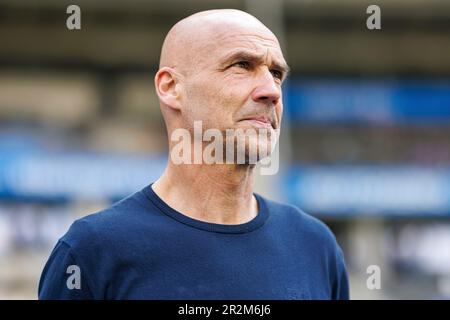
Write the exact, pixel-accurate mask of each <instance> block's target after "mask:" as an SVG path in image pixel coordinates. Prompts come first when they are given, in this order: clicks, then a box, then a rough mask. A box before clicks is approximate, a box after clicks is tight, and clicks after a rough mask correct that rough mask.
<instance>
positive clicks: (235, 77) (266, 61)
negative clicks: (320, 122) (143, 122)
mask: <svg viewBox="0 0 450 320" xmlns="http://www.w3.org/2000/svg"><path fill="white" fill-rule="evenodd" d="M198 47H201V48H204V50H199V52H198V56H196V57H195V58H196V63H195V66H193V67H192V69H191V70H190V71H189V73H188V74H185V80H184V82H185V83H184V85H185V89H186V91H185V92H186V95H185V97H184V99H183V102H182V103H183V105H184V106H185V113H184V115H183V116H184V120H185V121H186V123H185V124H186V126H187V127H188V128H192V126H193V122H194V121H202V126H203V130H206V129H209V128H216V129H219V130H220V131H221V132H223V135H224V137H225V130H226V129H244V130H246V129H254V130H256V132H259V131H260V130H261V129H264V130H265V132H268V137H269V138H268V139H267V142H264V143H268V145H267V146H266V147H268V150H271V149H270V148H271V147H272V146H271V145H270V141H271V138H270V137H272V141H276V138H278V134H277V131H278V130H279V129H280V123H281V117H282V112H283V102H282V92H281V85H282V82H283V80H284V78H285V77H286V73H287V65H286V62H285V60H284V58H283V54H282V52H281V49H280V46H279V44H278V41H277V40H276V38H275V36H274V35H273V34H272V33H270V32H269V31H268V30H265V29H264V28H242V27H235V26H233V27H231V28H230V30H226V31H223V32H219V33H218V34H217V36H216V37H215V38H214V39H209V40H208V39H205V43H204V44H198ZM273 139H274V140H273ZM261 143H263V142H261V141H260V139H254V138H252V139H250V140H249V141H248V140H247V141H246V146H245V150H246V151H245V152H248V150H249V146H250V144H256V147H257V148H258V150H259V148H261Z"/></svg>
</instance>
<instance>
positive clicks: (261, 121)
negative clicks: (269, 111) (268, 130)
mask: <svg viewBox="0 0 450 320" xmlns="http://www.w3.org/2000/svg"><path fill="white" fill-rule="evenodd" d="M241 121H249V122H251V123H253V124H254V125H256V126H260V127H272V128H275V124H274V121H272V120H271V119H270V118H269V117H266V116H257V117H249V118H245V119H242V120H241Z"/></svg>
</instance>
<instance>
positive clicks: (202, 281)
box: [39, 185, 349, 300]
mask: <svg viewBox="0 0 450 320" xmlns="http://www.w3.org/2000/svg"><path fill="white" fill-rule="evenodd" d="M255 197H256V199H257V201H258V205H259V212H258V215H257V216H256V217H255V218H254V219H253V220H251V221H249V222H247V223H243V224H238V225H222V224H213V223H207V222H203V221H199V220H195V219H192V218H189V217H188V216H186V215H183V214H182V213H180V212H178V211H176V210H174V209H172V208H171V207H169V206H168V205H167V204H166V203H165V202H164V201H163V200H162V199H161V198H159V196H158V195H157V194H156V193H155V192H154V191H153V189H152V188H151V185H149V186H147V187H145V188H144V189H143V190H141V191H139V192H136V193H135V194H133V195H131V196H129V197H128V198H126V199H124V200H122V201H120V202H118V203H116V204H114V205H113V206H111V207H110V208H108V209H105V210H103V211H101V212H99V213H96V214H92V215H89V216H86V217H84V218H82V219H79V220H77V221H75V222H74V223H73V224H72V226H71V227H70V229H69V231H68V232H67V233H66V234H65V235H64V236H63V237H62V238H61V239H60V240H59V241H58V243H57V244H56V246H55V248H54V249H53V251H52V253H51V255H50V258H49V260H48V262H47V264H46V265H45V268H44V270H43V272H42V276H41V279H40V283H39V298H40V299H229V300H234V299H348V298H349V287H348V278H347V273H346V269H345V263H344V257H343V254H342V251H341V249H340V247H339V246H338V244H337V243H336V239H335V237H334V236H333V234H332V233H331V231H330V230H329V229H328V227H326V226H325V224H323V223H322V222H320V221H319V220H317V219H315V218H313V217H311V216H309V215H307V214H305V213H304V212H302V211H301V210H299V209H298V208H296V207H294V206H290V205H285V204H281V203H277V202H274V201H271V200H268V199H265V198H263V197H262V196H260V195H258V194H255Z"/></svg>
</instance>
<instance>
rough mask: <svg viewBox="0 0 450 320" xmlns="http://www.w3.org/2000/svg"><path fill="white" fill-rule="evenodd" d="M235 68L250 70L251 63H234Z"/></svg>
mask: <svg viewBox="0 0 450 320" xmlns="http://www.w3.org/2000/svg"><path fill="white" fill-rule="evenodd" d="M233 66H235V67H239V68H244V69H249V68H250V63H249V62H248V61H238V62H236V63H234V64H233Z"/></svg>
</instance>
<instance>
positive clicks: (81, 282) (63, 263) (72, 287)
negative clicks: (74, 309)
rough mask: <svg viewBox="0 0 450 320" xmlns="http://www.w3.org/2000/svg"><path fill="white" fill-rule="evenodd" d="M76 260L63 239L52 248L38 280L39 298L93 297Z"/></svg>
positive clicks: (69, 298)
mask: <svg viewBox="0 0 450 320" xmlns="http://www.w3.org/2000/svg"><path fill="white" fill-rule="evenodd" d="M83 271H84V270H83V269H82V267H81V266H80V265H79V264H78V263H77V261H76V255H75V253H74V252H73V250H72V249H71V247H70V246H69V245H68V244H67V243H65V242H64V241H61V240H60V241H58V243H57V244H56V246H55V248H54V249H53V251H52V253H51V255H50V257H49V259H48V261H47V263H46V265H45V267H44V270H43V271H42V275H41V279H40V281H39V289H38V298H39V299H40V300H72V299H74V300H86V299H93V295H92V294H91V291H90V289H89V286H88V281H87V275H86V274H84V273H83Z"/></svg>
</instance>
